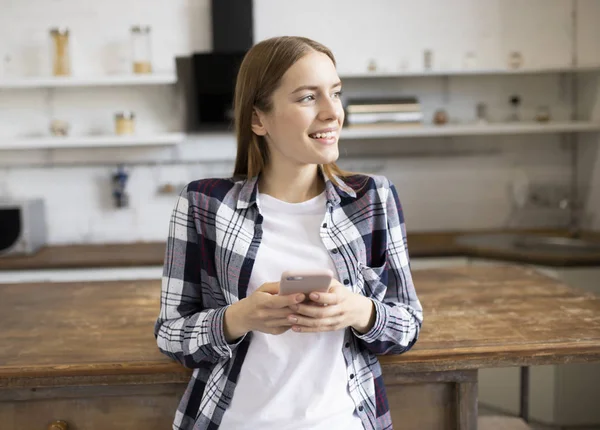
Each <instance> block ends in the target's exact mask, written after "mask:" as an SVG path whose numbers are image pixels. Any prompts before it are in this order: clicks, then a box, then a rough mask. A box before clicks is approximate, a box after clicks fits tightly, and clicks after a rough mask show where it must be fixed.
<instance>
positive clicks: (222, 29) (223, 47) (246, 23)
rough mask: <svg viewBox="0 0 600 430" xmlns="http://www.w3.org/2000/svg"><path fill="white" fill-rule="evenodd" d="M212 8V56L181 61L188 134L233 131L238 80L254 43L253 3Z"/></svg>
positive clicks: (227, 2)
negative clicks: (244, 59) (241, 66)
mask: <svg viewBox="0 0 600 430" xmlns="http://www.w3.org/2000/svg"><path fill="white" fill-rule="evenodd" d="M211 5H212V11H211V18H212V36H213V50H212V52H196V53H193V54H192V55H191V56H190V57H189V58H186V57H179V58H177V69H178V74H179V78H180V79H181V80H182V81H183V82H184V85H185V87H186V91H185V97H186V106H187V115H186V116H187V118H186V123H187V124H186V129H187V130H188V131H203V130H222V129H232V127H233V119H234V118H233V95H234V89H235V80H236V78H237V73H238V70H239V67H240V64H241V62H242V60H243V58H244V55H245V54H246V52H247V51H248V49H250V48H251V47H252V45H253V43H254V37H253V29H254V25H253V15H252V13H253V12H252V11H253V5H252V1H251V0H212V2H211Z"/></svg>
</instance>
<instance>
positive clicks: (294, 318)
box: [289, 316, 298, 322]
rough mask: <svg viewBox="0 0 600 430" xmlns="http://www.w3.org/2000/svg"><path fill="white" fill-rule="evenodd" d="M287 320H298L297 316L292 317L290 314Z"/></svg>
mask: <svg viewBox="0 0 600 430" xmlns="http://www.w3.org/2000/svg"><path fill="white" fill-rule="evenodd" d="M289 320H290V321H292V322H298V318H296V317H294V316H290V317H289Z"/></svg>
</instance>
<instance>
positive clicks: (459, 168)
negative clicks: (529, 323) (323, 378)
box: [0, 0, 600, 243]
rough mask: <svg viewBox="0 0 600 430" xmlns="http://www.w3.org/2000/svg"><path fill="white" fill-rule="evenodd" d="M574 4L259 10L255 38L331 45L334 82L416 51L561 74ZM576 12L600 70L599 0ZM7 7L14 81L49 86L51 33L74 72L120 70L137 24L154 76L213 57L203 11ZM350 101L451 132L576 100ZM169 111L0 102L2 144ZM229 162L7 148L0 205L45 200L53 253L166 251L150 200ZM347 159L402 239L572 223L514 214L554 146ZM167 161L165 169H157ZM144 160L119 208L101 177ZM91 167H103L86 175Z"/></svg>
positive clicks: (407, 83) (475, 144)
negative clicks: (155, 243) (481, 108)
mask: <svg viewBox="0 0 600 430" xmlns="http://www.w3.org/2000/svg"><path fill="white" fill-rule="evenodd" d="M570 5H571V2H569V1H564V0H531V1H529V2H526V3H525V2H521V1H517V0H510V1H507V0H488V1H486V2H481V1H477V0H456V1H453V2H452V5H451V6H449V5H448V3H447V2H444V1H442V0H427V1H421V2H409V1H398V0H377V1H372V2H369V3H368V6H367V5H366V3H364V2H361V1H358V0H354V1H348V0H346V1H342V0H339V1H338V0H336V1H333V0H331V1H327V2H323V1H318V2H317V1H315V0H286V1H285V2H282V1H279V0H255V33H256V38H257V40H260V39H263V38H266V37H270V36H273V35H279V34H300V35H305V36H309V37H313V38H315V39H317V40H319V41H321V42H323V43H325V44H327V45H328V46H330V47H331V48H332V50H333V51H334V53H335V55H336V56H337V59H338V65H339V70H340V73H351V72H361V71H364V70H365V69H366V67H367V64H368V62H369V61H370V60H371V59H374V60H375V61H376V62H377V65H378V67H379V69H380V70H387V71H390V72H393V71H397V70H400V69H409V70H411V69H412V70H416V69H419V68H420V67H421V61H422V52H423V50H424V49H431V50H432V51H433V53H434V54H433V56H434V67H435V68H438V67H439V68H461V67H462V65H463V60H464V56H465V53H466V52H469V51H473V52H475V53H476V55H477V62H478V65H477V66H478V67H485V68H487V67H490V68H492V67H501V68H503V67H504V66H505V64H506V62H507V55H508V53H509V52H510V51H511V50H514V49H517V50H520V51H521V52H522V53H523V55H524V58H525V66H527V67H537V66H539V67H542V66H561V65H568V64H570V61H571V54H572V52H571V38H570V37H571V30H572V26H571V17H570V13H571V12H570V11H571V9H570ZM578 5H579V9H580V13H579V16H580V17H581V19H580V26H579V28H578V32H577V46H578V50H577V56H578V59H579V63H580V64H600V30H599V29H598V26H597V25H596V23H597V22H598V18H600V6H599V5H598V3H597V2H595V1H594V0H586V1H582V0H579V4H578ZM84 6H85V7H84ZM0 10H2V14H1V15H0V59H2V58H4V57H5V56H6V55H10V57H11V59H12V61H11V67H10V70H9V72H10V73H11V74H12V75H40V74H43V75H47V74H49V62H48V58H47V54H48V40H47V38H48V36H47V29H48V28H49V27H51V26H55V25H67V26H69V27H71V29H72V32H73V37H74V39H75V42H76V44H75V48H74V53H73V58H74V70H75V73H76V74H79V75H84V74H103V73H113V72H125V71H127V70H128V68H129V58H128V54H127V46H128V43H129V39H128V37H129V36H128V28H129V26H130V25H132V24H134V23H144V24H145V23H147V24H150V25H151V26H152V28H153V33H154V35H153V36H154V37H153V49H154V60H155V67H156V69H157V70H172V69H173V68H174V63H173V59H174V57H175V56H178V55H186V54H189V53H190V52H194V51H206V50H209V49H210V46H211V36H210V31H211V29H210V16H209V1H208V0H187V1H184V0H176V1H168V2H167V1H165V0H145V1H141V0H121V1H119V2H116V1H114V0H110V1H106V2H95V1H94V2H92V1H86V2H83V1H81V0H62V1H60V2H56V1H50V0H26V1H20V2H15V1H12V0H0ZM1 70H2V68H0V76H2V71H1ZM594 90H595V89H594ZM345 92H346V94H347V95H351V94H357V93H360V94H372V95H377V94H382V93H386V94H415V95H417V96H418V97H419V99H420V100H421V103H422V104H423V109H424V112H425V115H426V118H427V120H428V121H429V120H430V118H431V115H432V113H433V111H434V110H435V109H436V108H438V107H444V108H446V109H447V110H448V111H449V113H450V116H451V119H452V120H453V121H461V122H468V121H471V120H472V119H473V117H474V110H475V108H474V106H475V104H476V103H477V102H479V101H484V102H486V103H488V106H489V113H490V116H491V118H492V119H493V120H497V121H501V120H503V119H505V117H506V116H507V115H508V97H509V95H510V94H513V93H518V94H520V95H521V96H522V97H523V102H524V106H523V116H524V118H526V119H531V118H532V117H533V115H534V112H535V108H536V107H537V106H538V105H540V104H547V105H550V107H551V111H552V115H553V117H554V119H561V118H562V119H566V118H568V117H569V115H570V110H569V102H570V97H569V91H568V88H567V87H566V86H565V79H563V78H561V76H559V75H558V74H556V75H547V76H486V77H473V78H467V77H454V78H450V79H448V80H444V79H442V78H427V79H404V80H389V79H385V80H380V81H378V80H357V81H347V82H345ZM444 95H445V96H444ZM178 103H179V98H178V93H177V90H175V89H173V88H171V87H166V86H165V87H161V86H159V87H152V88H150V87H148V88H143V89H141V88H127V87H120V88H103V89H82V88H80V89H55V90H32V89H30V90H10V91H8V90H5V91H2V90H0V139H1V138H3V137H4V138H12V137H15V136H31V135H44V134H46V133H47V126H48V122H49V120H50V119H51V118H53V117H56V116H59V117H63V118H67V119H68V120H69V121H71V123H72V124H73V134H88V133H106V132H110V131H111V130H112V126H113V124H112V114H113V112H114V111H116V110H121V109H124V108H127V109H133V110H134V111H136V112H137V113H138V127H139V129H140V130H142V131H147V132H158V131H168V130H177V129H178V128H180V123H181V115H182V113H181V110H180V106H179V104H178ZM590 112H593V110H592V111H590ZM587 114H589V112H584V115H587ZM594 116H595V114H594ZM593 140H594V141H596V140H597V139H595V138H594V139H593ZM234 151H235V146H234V142H233V140H232V139H231V137H228V136H225V137H223V136H213V135H209V136H189V138H188V139H187V141H186V142H185V143H184V144H182V145H180V146H179V147H177V148H154V149H146V150H144V149H139V148H138V149H118V150H117V149H112V150H108V149H92V150H90V149H81V150H51V151H48V150H45V151H44V150H39V151H2V152H0V198H1V197H19V198H23V197H44V198H45V199H46V203H47V205H48V228H49V233H50V237H49V239H50V241H51V242H52V243H71V242H105V241H110V242H117V241H123V242H128V241H146V240H164V238H165V236H166V233H167V223H168V218H169V214H170V210H171V207H172V204H173V202H174V196H172V195H169V196H161V195H158V194H157V192H156V190H157V188H158V186H159V185H160V184H162V183H164V182H167V181H171V182H174V183H181V182H186V181H189V180H192V179H195V178H198V177H204V176H211V175H219V176H222V175H226V174H227V172H228V171H230V169H231V167H232V157H233V155H234ZM342 153H343V154H344V155H343V160H344V161H343V162H342V164H344V165H346V166H348V167H350V168H353V169H355V170H362V171H371V172H377V173H382V174H386V175H388V176H390V177H391V178H392V180H393V181H394V182H396V183H397V185H398V189H399V193H400V197H401V199H402V201H403V205H404V209H405V212H406V217H407V224H408V228H409V230H411V231H417V230H448V229H465V228H487V227H502V226H507V225H510V226H517V225H533V226H535V225H539V226H544V225H561V224H563V223H564V222H565V220H566V218H565V216H564V215H565V214H563V213H561V211H557V210H533V209H532V210H527V211H524V212H518V213H517V212H515V211H514V210H513V209H514V208H513V202H512V197H511V192H510V190H511V187H512V186H513V185H514V184H517V180H518V181H522V178H524V177H526V178H528V180H529V181H533V182H536V181H539V182H546V183H547V182H551V183H556V184H559V185H566V184H567V183H568V178H569V175H570V164H569V160H568V156H567V155H568V154H567V153H566V152H565V150H564V148H563V147H562V145H561V139H560V138H559V137H558V136H556V135H539V136H527V137H524V136H520V137H515V136H503V137H479V138H476V137H470V138H439V139H435V138H428V139H409V140H385V141H375V140H374V141H362V142H345V141H342ZM365 156H369V158H365ZM165 160H170V162H172V163H173V164H172V165H166V166H165V165H163V166H161V165H156V164H155V163H158V162H164V161H165ZM178 160H182V161H184V162H185V161H190V160H205V161H204V162H201V163H195V164H183V163H178ZM211 160H219V161H220V162H219V163H213V162H212V161H211ZM139 161H143V162H145V163H146V164H147V165H143V166H132V167H130V168H129V171H130V173H131V179H130V183H129V185H128V190H129V192H130V194H131V205H130V207H129V208H127V209H115V208H114V207H113V206H112V201H111V197H110V174H111V173H112V172H113V171H114V169H115V166H116V164H117V163H119V162H124V163H131V162H139ZM92 162H94V163H103V164H104V165H101V166H97V167H89V166H86V163H92ZM66 164H69V165H70V164H72V166H73V167H66V166H65V165H66ZM599 170H600V169H599V168H596V169H595V171H594V172H595V173H590V180H591V179H592V176H593V175H595V176H594V178H595V179H594V180H595V181H596V182H598V179H597V178H598V173H597V172H598V171H599ZM595 187H596V188H592V189H591V190H590V192H589V193H588V195H595V194H600V184H597V185H596V186H595ZM590 201H592V202H594V205H595V206H594V207H591V210H590V211H588V212H590V213H591V219H592V222H595V223H596V224H595V225H596V226H597V227H598V226H600V222H599V220H600V206H598V202H597V199H596V200H593V199H591V200H590ZM593 220H596V221H593Z"/></svg>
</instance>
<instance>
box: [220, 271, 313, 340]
mask: <svg viewBox="0 0 600 430" xmlns="http://www.w3.org/2000/svg"><path fill="white" fill-rule="evenodd" d="M278 294H279V282H267V283H264V284H262V285H261V286H260V287H259V288H258V289H257V290H256V291H255V292H254V293H252V294H251V295H250V296H248V297H246V298H245V299H242V300H240V301H239V302H236V303H234V304H233V305H231V306H230V307H229V308H227V310H226V311H225V323H224V324H225V339H226V340H227V341H228V342H230V343H231V342H233V341H234V340H235V339H238V338H239V337H241V336H243V335H244V334H246V333H247V332H249V331H260V332H263V333H268V334H274V335H278V334H282V333H285V332H286V331H288V330H289V329H290V328H291V326H292V322H291V321H290V320H288V316H289V315H291V314H292V313H293V311H292V310H291V309H290V306H293V305H295V304H297V303H300V302H302V301H303V300H304V299H305V298H306V297H305V295H304V294H293V295H287V296H280V295H278Z"/></svg>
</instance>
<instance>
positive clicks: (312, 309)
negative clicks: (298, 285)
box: [295, 304, 342, 319]
mask: <svg viewBox="0 0 600 430" xmlns="http://www.w3.org/2000/svg"><path fill="white" fill-rule="evenodd" d="M297 306H298V310H297V311H295V314H299V315H304V316H307V317H311V318H320V319H322V318H331V317H334V316H338V315H340V314H341V312H342V309H341V307H340V306H327V307H323V306H318V305H317V306H315V305H303V304H300V305H297Z"/></svg>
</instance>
